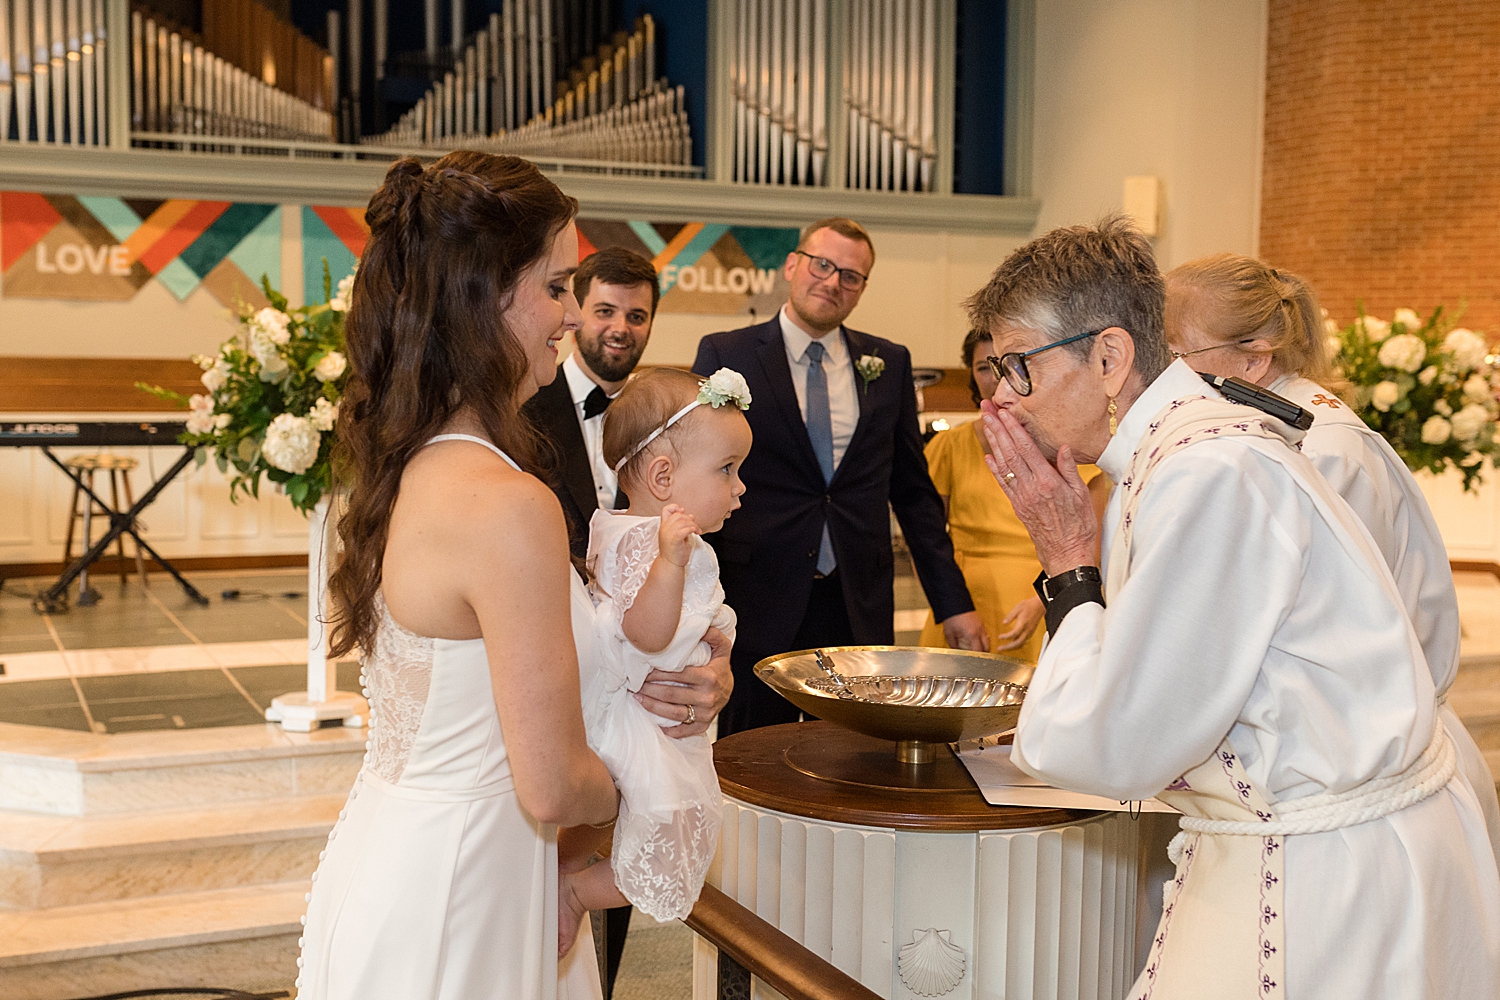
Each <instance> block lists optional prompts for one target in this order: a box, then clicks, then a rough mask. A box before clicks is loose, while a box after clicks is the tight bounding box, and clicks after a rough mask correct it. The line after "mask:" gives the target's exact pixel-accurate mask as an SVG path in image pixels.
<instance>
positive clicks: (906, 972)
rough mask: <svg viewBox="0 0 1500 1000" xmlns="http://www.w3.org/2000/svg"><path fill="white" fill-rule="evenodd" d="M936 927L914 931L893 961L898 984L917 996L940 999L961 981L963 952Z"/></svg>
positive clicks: (944, 932)
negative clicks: (897, 974) (901, 984)
mask: <svg viewBox="0 0 1500 1000" xmlns="http://www.w3.org/2000/svg"><path fill="white" fill-rule="evenodd" d="M948 938H949V933H948V932H947V931H940V930H938V929H937V928H935V927H929V928H927V929H926V930H919V931H914V932H913V933H912V937H911V942H910V943H909V944H905V945H902V947H901V953H900V955H899V956H898V957H897V960H896V969H897V971H898V972H899V973H900V974H901V982H903V983H904V984H906V988H907V989H909V990H911V991H912V992H913V993H915V994H917V996H922V997H940V996H943V995H944V994H946V993H951V992H953V988H954V987H955V986H957V985H958V984H959V983H960V982H961V981H962V980H963V978H964V965H965V961H964V950H963V949H962V948H960V947H959V946H958V945H956V944H954V943H953V942H952V941H950V940H949V939H948Z"/></svg>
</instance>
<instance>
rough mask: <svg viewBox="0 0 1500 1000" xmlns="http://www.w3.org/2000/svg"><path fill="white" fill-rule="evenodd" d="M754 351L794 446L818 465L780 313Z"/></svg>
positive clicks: (765, 329) (813, 464)
mask: <svg viewBox="0 0 1500 1000" xmlns="http://www.w3.org/2000/svg"><path fill="white" fill-rule="evenodd" d="M755 353H756V356H757V357H758V358H759V360H760V367H761V370H762V371H763V372H764V373H765V376H766V381H767V382H768V383H769V384H770V386H771V396H772V397H773V398H774V399H775V400H776V406H777V409H779V410H780V411H781V415H782V416H783V417H785V418H786V421H787V427H788V429H789V430H790V432H791V436H792V440H793V441H794V442H796V444H795V445H794V447H796V448H797V450H798V451H799V452H800V453H801V454H802V456H803V457H804V458H805V459H806V460H807V462H808V463H809V464H810V465H811V467H812V468H814V469H817V468H818V456H817V454H816V453H815V452H814V451H813V447H812V441H811V440H810V439H809V438H808V436H807V423H806V421H804V420H803V419H802V408H801V407H800V406H798V405H797V387H796V386H794V385H793V384H792V366H791V365H790V364H789V363H788V362H787V359H786V341H785V340H784V339H783V338H782V336H781V320H780V316H779V314H778V316H777V317H776V318H773V319H772V320H771V322H769V323H767V324H766V325H765V328H764V332H762V334H761V336H760V343H759V344H758V345H757V346H756V349H755ZM818 478H819V480H820V481H821V480H822V478H823V474H822V472H821V471H819V472H818Z"/></svg>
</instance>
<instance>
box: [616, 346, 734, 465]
mask: <svg viewBox="0 0 1500 1000" xmlns="http://www.w3.org/2000/svg"><path fill="white" fill-rule="evenodd" d="M731 403H733V404H734V405H735V406H738V407H739V408H740V409H742V410H748V409H750V386H748V385H747V384H745V376H743V375H741V374H740V373H739V372H737V371H735V370H734V369H733V368H720V369H719V370H718V371H716V372H714V373H713V375H711V376H709V377H708V378H706V379H703V380H702V381H701V382H699V383H698V398H697V399H695V400H693V401H692V402H691V403H689V404H688V405H686V406H684V407H683V408H682V409H680V410H678V411H677V412H676V413H674V414H672V415H671V416H670V417H668V418H667V422H666V423H664V424H662V425H661V426H660V427H658V428H657V429H656V430H654V431H652V432H651V433H650V434H648V435H646V439H645V440H644V441H642V442H641V443H640V444H638V445H636V446H635V447H634V448H632V449H630V451H628V452H626V453H625V457H624V458H622V459H620V460H619V461H618V462H616V463H615V472H616V473H618V472H619V471H620V470H621V469H623V468H625V463H627V462H629V461H630V460H631V459H632V458H635V456H637V455H639V454H640V453H641V452H642V451H644V450H645V449H646V446H647V445H649V444H650V443H651V442H652V441H655V440H656V439H657V438H659V437H661V436H662V435H663V434H665V433H666V432H667V431H668V430H670V429H671V427H672V425H673V424H675V423H677V422H678V421H679V420H681V419H682V418H683V417H685V416H687V415H688V414H689V413H692V412H693V411H694V410H696V409H697V408H698V407H700V406H711V407H713V408H714V409H716V410H717V409H718V408H719V407H721V406H728V405H729V404H731Z"/></svg>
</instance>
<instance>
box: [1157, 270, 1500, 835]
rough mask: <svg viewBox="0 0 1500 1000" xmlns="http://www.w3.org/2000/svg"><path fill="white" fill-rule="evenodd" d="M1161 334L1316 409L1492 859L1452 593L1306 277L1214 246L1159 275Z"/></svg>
mask: <svg viewBox="0 0 1500 1000" xmlns="http://www.w3.org/2000/svg"><path fill="white" fill-rule="evenodd" d="M1166 332H1167V343H1168V345H1169V346H1170V347H1171V348H1172V350H1173V352H1174V354H1175V355H1176V356H1179V357H1183V358H1185V359H1186V360H1187V362H1188V364H1190V365H1191V366H1192V367H1193V368H1194V369H1196V370H1197V371H1200V372H1209V373H1212V374H1214V375H1234V376H1236V377H1238V378H1242V379H1244V380H1245V381H1247V382H1253V383H1255V384H1256V385H1262V386H1266V387H1267V388H1269V389H1270V390H1271V391H1272V392H1275V393H1277V394H1278V395H1281V396H1285V397H1286V398H1287V399H1290V400H1291V401H1292V402H1294V403H1296V404H1297V405H1299V406H1301V407H1303V408H1304V409H1306V410H1307V411H1308V412H1310V413H1312V414H1313V415H1314V420H1313V425H1312V429H1311V430H1309V431H1308V432H1307V436H1306V437H1304V438H1303V439H1302V454H1304V455H1306V456H1307V457H1308V458H1309V459H1311V460H1312V463H1313V465H1314V466H1316V467H1317V470H1318V471H1319V472H1321V473H1322V474H1323V478H1324V479H1327V480H1328V483H1329V485H1330V486H1332V487H1333V488H1334V490H1335V491H1337V492H1338V494H1339V496H1341V497H1343V498H1344V500H1345V501H1346V502H1348V504H1349V506H1350V507H1352V508H1354V513H1355V514H1357V515H1359V519H1360V521H1361V522H1362V523H1363V524H1364V526H1365V528H1366V529H1367V530H1368V531H1369V532H1370V537H1371V538H1373V539H1374V540H1375V545H1376V546H1377V547H1378V548H1379V549H1380V554H1381V555H1382V556H1383V557H1384V558H1385V563H1386V565H1387V566H1388V567H1390V570H1391V575H1392V576H1394V577H1395V579H1396V589H1397V590H1399V591H1400V592H1401V599H1402V601H1403V602H1404V603H1405V605H1406V613H1407V616H1408V617H1410V618H1411V623H1412V626H1413V627H1414V628H1415V629H1416V631H1417V638H1418V639H1419V640H1420V641H1421V643H1422V652H1423V654H1424V655H1425V657H1426V659H1427V667H1428V669H1429V670H1430V671H1431V672H1432V683H1433V685H1434V687H1436V689H1437V694H1438V709H1439V713H1438V714H1439V715H1440V717H1441V718H1442V720H1443V726H1444V728H1445V729H1447V731H1448V736H1449V737H1450V738H1451V739H1452V740H1453V746H1454V749H1455V750H1457V751H1458V756H1459V763H1460V766H1461V769H1462V771H1463V774H1464V776H1465V777H1466V778H1467V779H1468V781H1469V784H1470V785H1471V786H1472V787H1473V789H1474V794H1475V796H1476V797H1477V798H1478V799H1479V804H1480V806H1481V807H1482V808H1483V809H1484V818H1485V826H1486V828H1487V829H1488V830H1489V835H1490V845H1491V847H1493V848H1494V849H1495V851H1496V856H1497V863H1500V801H1497V799H1496V795H1495V778H1494V775H1493V774H1491V773H1490V769H1489V765H1488V764H1486V763H1485V761H1484V754H1482V753H1481V752H1480V750H1479V747H1478V745H1477V744H1475V742H1474V737H1473V736H1471V735H1470V734H1469V731H1468V730H1467V729H1465V728H1464V724H1463V722H1462V721H1460V719H1459V717H1458V713H1457V712H1455V711H1454V710H1453V709H1452V707H1450V706H1449V704H1448V689H1449V688H1451V687H1452V686H1453V681H1454V679H1455V678H1456V677H1457V676H1458V657H1459V639H1460V635H1461V633H1460V629H1459V621H1458V596H1457V594H1456V593H1455V592H1454V589H1453V573H1452V570H1451V569H1450V567H1449V565H1448V552H1447V549H1446V548H1445V547H1444V545H1443V536H1442V535H1441V534H1440V533H1439V531H1438V526H1437V521H1436V520H1435V519H1434V518H1433V516H1432V510H1431V508H1429V507H1428V505H1427V498H1426V497H1424V496H1423V495H1422V490H1421V487H1419V486H1418V485H1417V481H1416V479H1415V478H1414V477H1413V476H1412V474H1411V471H1410V470H1409V469H1407V467H1406V463H1405V462H1403V461H1401V459H1400V457H1399V456H1398V455H1397V454H1396V452H1395V449H1393V448H1392V447H1391V446H1390V443H1389V442H1388V441H1386V439H1385V438H1383V437H1382V436H1381V435H1380V434H1379V432H1377V431H1376V430H1374V429H1373V428H1371V427H1370V426H1369V425H1367V424H1366V423H1365V422H1364V421H1363V420H1361V419H1360V418H1359V417H1358V416H1356V415H1355V414H1354V411H1353V410H1351V409H1350V408H1349V407H1348V405H1347V404H1345V403H1344V402H1343V401H1342V400H1341V399H1340V398H1339V392H1340V391H1341V390H1342V389H1343V388H1344V384H1343V381H1342V379H1340V378H1339V377H1338V375H1337V373H1336V372H1335V371H1334V368H1333V365H1332V364H1331V363H1330V362H1329V359H1328V350H1327V347H1326V345H1325V341H1324V335H1323V329H1322V310H1321V309H1320V308H1319V307H1318V300H1317V297H1316V296H1315V295H1314V294H1313V290H1312V288H1311V286H1310V285H1308V283H1307V282H1305V281H1303V280H1302V279H1301V278H1299V277H1297V276H1296V275H1294V274H1288V273H1286V272H1285V271H1277V270H1275V269H1273V268H1270V267H1267V266H1266V265H1265V264H1263V263H1261V262H1260V261H1258V260H1256V259H1255V258H1253V257H1245V256H1242V255H1240V254H1227V253H1225V254H1216V255H1214V256H1212V257H1204V258H1203V259H1201V260H1195V261H1191V262H1189V263H1187V264H1183V265H1182V266H1180V267H1178V268H1175V269H1174V270H1173V271H1172V272H1171V273H1170V274H1168V275H1167V310H1166Z"/></svg>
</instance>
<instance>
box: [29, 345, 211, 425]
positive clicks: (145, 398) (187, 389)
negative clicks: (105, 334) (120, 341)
mask: <svg viewBox="0 0 1500 1000" xmlns="http://www.w3.org/2000/svg"><path fill="white" fill-rule="evenodd" d="M202 375H203V373H202V372H201V371H199V369H198V366H197V365H195V364H193V363H192V362H191V361H188V360H186V359H178V358H25V357H14V356H11V357H0V413H160V412H163V411H166V410H174V409H177V407H175V406H173V405H172V404H171V403H169V402H167V401H166V400H162V399H158V398H156V397H155V396H153V395H151V394H150V393H146V392H142V391H141V390H140V389H137V388H136V387H135V384H136V383H137V382H145V383H146V384H147V385H159V386H161V387H162V388H164V389H171V390H172V391H174V392H180V393H182V394H183V395H184V396H190V395H192V394H193V393H195V392H202V391H204V390H203V383H202V382H200V381H199V379H200V378H201V376H202Z"/></svg>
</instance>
